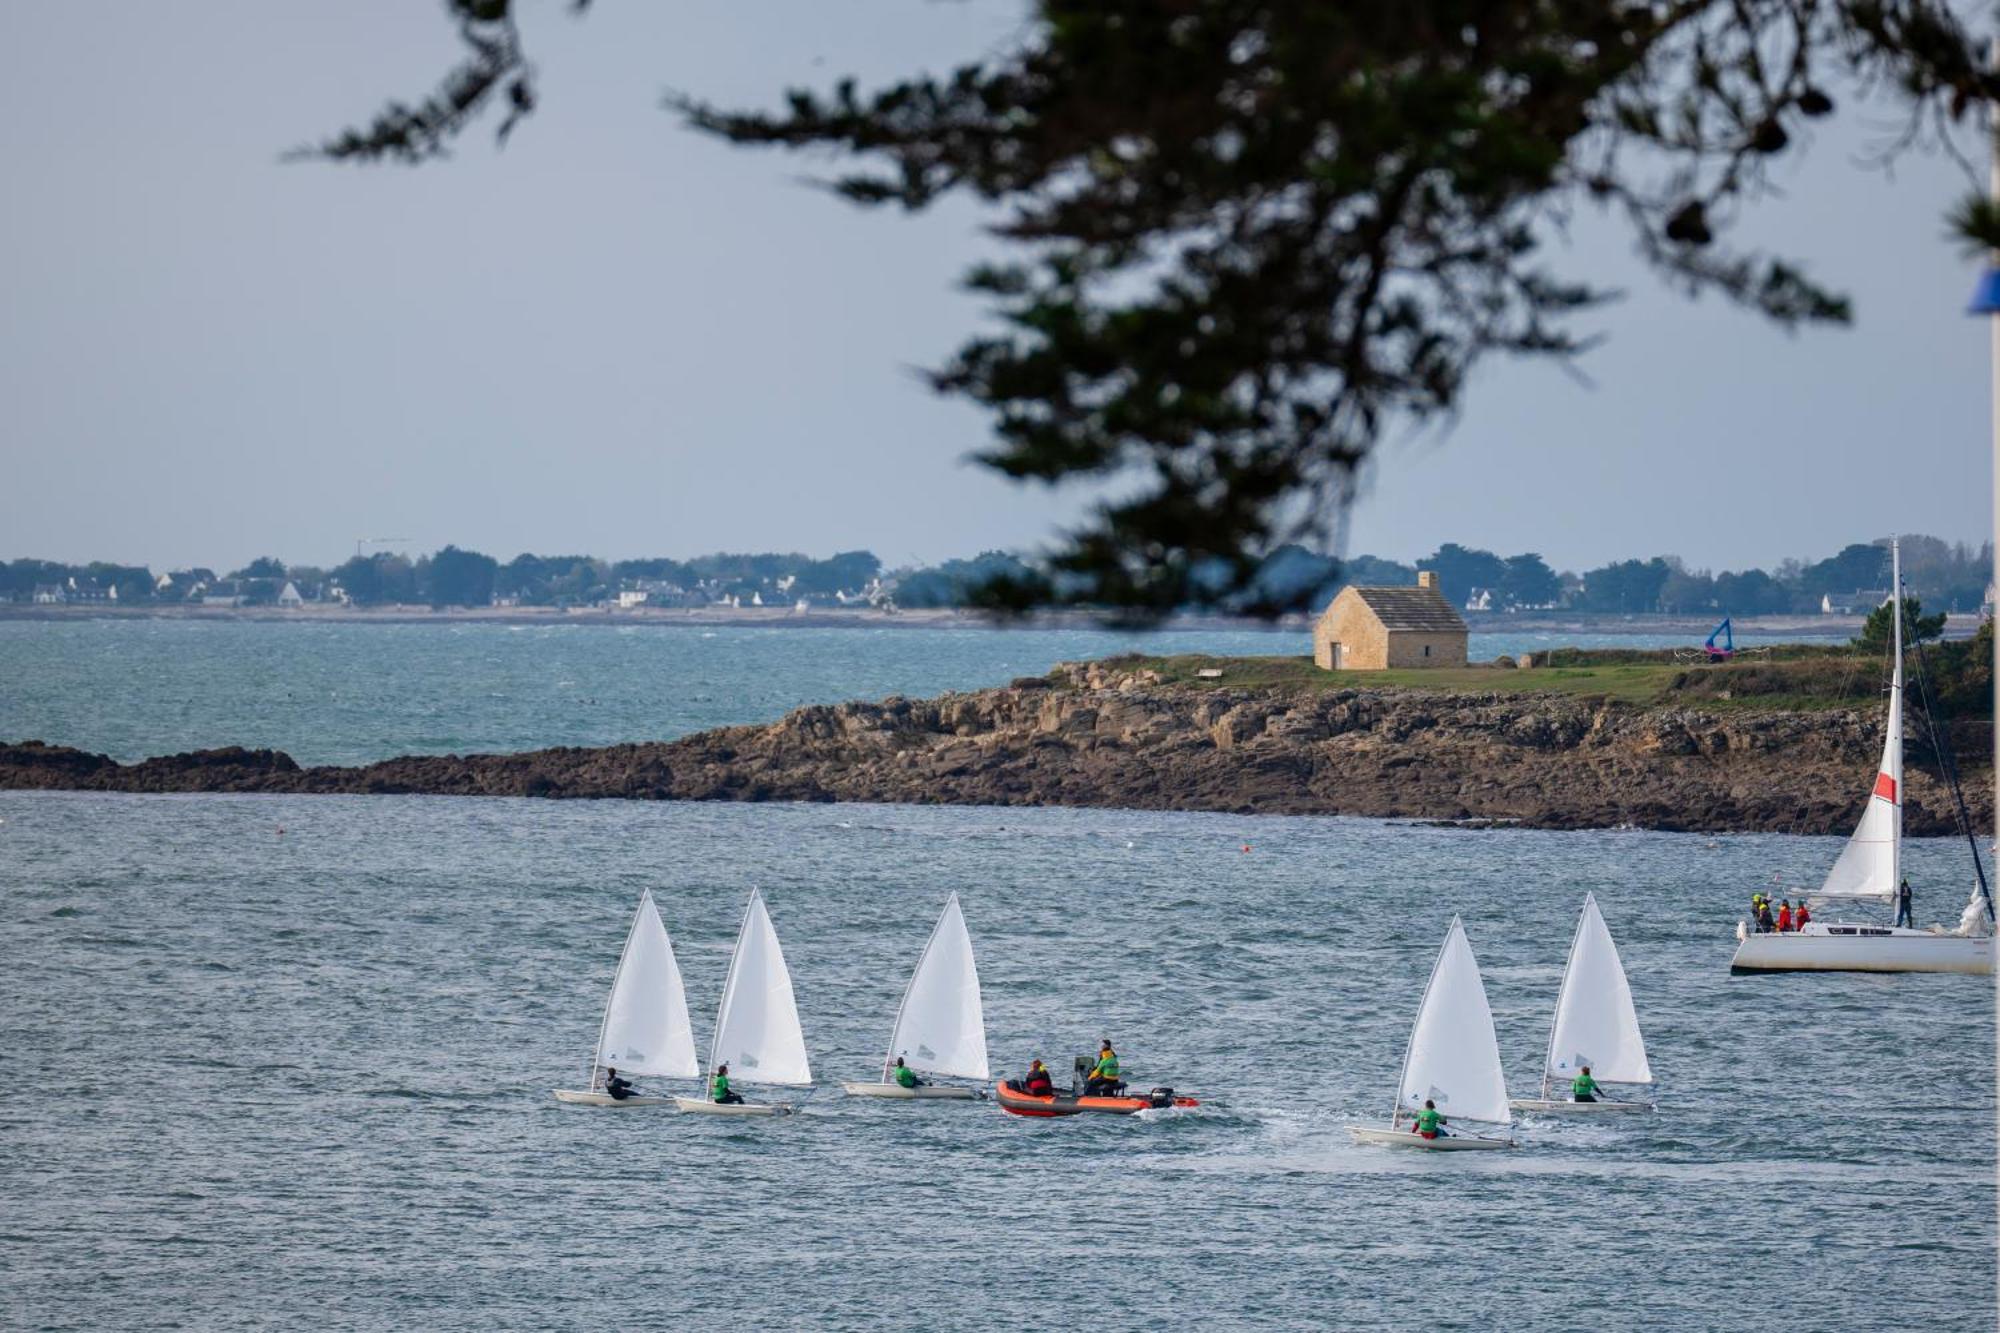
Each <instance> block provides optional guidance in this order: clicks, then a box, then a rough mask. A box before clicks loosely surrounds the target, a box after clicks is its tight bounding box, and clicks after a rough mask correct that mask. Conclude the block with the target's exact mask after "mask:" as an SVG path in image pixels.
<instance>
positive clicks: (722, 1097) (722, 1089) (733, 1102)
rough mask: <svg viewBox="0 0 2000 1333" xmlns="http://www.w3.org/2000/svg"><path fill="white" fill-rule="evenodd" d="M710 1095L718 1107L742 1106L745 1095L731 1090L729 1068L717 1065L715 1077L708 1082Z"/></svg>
mask: <svg viewBox="0 0 2000 1333" xmlns="http://www.w3.org/2000/svg"><path fill="white" fill-rule="evenodd" d="M708 1095H709V1097H710V1098H711V1099H712V1100H713V1101H714V1102H715V1104H716V1105H717V1106H741V1105H742V1104H743V1094H742V1093H740V1092H731V1091H730V1090H729V1066H728V1065H717V1066H716V1067H715V1077H714V1078H712V1079H710V1080H709V1081H708Z"/></svg>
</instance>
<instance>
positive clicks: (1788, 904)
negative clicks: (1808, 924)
mask: <svg viewBox="0 0 2000 1333" xmlns="http://www.w3.org/2000/svg"><path fill="white" fill-rule="evenodd" d="M1791 928H1792V900H1791V899H1790V898H1786V899H1784V900H1782V901H1781V902H1779V904H1778V933H1779V934H1780V935H1783V934H1785V933H1787V932H1788V931H1790V930H1791Z"/></svg>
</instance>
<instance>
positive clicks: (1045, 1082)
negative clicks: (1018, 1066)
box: [1021, 1069, 1056, 1097]
mask: <svg viewBox="0 0 2000 1333" xmlns="http://www.w3.org/2000/svg"><path fill="white" fill-rule="evenodd" d="M1055 1090H1056V1084H1055V1080H1054V1079H1052V1078H1050V1077H1049V1071H1048V1070H1046V1069H1031V1070H1029V1071H1028V1076H1027V1077H1026V1078H1024V1079H1022V1080H1021V1091H1023V1092H1025V1093H1027V1094H1028V1095H1030V1096H1032V1097H1046V1096H1048V1095H1049V1094H1050V1093H1052V1092H1054V1091H1055Z"/></svg>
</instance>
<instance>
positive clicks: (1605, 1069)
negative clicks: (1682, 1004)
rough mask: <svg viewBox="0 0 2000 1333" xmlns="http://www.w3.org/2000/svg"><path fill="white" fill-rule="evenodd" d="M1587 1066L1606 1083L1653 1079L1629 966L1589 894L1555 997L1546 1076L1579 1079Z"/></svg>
mask: <svg viewBox="0 0 2000 1333" xmlns="http://www.w3.org/2000/svg"><path fill="white" fill-rule="evenodd" d="M1586 1066H1587V1067H1588V1068H1589V1069H1590V1073H1591V1076H1592V1077H1593V1078H1596V1079H1598V1080H1599V1081H1601V1082H1605V1083H1651V1082H1652V1081H1653V1068H1652V1066H1651V1065H1650V1064H1649V1063H1647V1060H1646V1042H1645V1039H1644V1038H1643V1037H1641V1036H1640V1035H1639V1014H1638V1011H1637V1010H1636V1009H1635V1008H1633V1006H1632V987H1631V985H1630V983H1628V982H1627V981H1626V979H1625V966H1624V964H1623V962H1621V961H1620V959H1619V957H1618V946H1617V945H1616V944H1614V943H1612V941H1611V931H1610V929H1609V928H1607V927H1606V926H1605V924H1604V914H1603V913H1602V912H1600V911H1598V910H1597V898H1596V896H1595V895H1593V894H1588V893H1586V894H1585V895H1584V896H1583V914H1582V915H1581V916H1580V917H1578V918H1577V923H1576V938H1575V939H1574V940H1572V941H1571V942H1570V946H1569V966H1567V967H1566V968H1564V969H1563V979H1562V993H1561V994H1559V995H1558V996H1557V997H1556V1017H1555V1024H1554V1026H1553V1027H1551V1028H1550V1030H1549V1056H1548V1066H1547V1068H1548V1075H1547V1076H1548V1077H1549V1078H1564V1079H1568V1078H1574V1077H1575V1076H1576V1073H1577V1071H1578V1070H1580V1069H1583V1068H1585V1067H1586Z"/></svg>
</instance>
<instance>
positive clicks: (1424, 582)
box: [1313, 569, 1466, 671]
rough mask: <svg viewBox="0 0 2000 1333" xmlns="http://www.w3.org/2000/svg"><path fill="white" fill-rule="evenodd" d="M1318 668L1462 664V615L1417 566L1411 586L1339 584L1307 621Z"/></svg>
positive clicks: (1428, 573)
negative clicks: (1337, 590) (1322, 607)
mask: <svg viewBox="0 0 2000 1333" xmlns="http://www.w3.org/2000/svg"><path fill="white" fill-rule="evenodd" d="M1313 661H1314V663H1315V664H1317V665H1318V666H1319V668H1320V669H1321V670H1322V671H1382V670H1386V669H1388V668H1390V667H1444V666H1464V665H1465V662H1466V626H1465V620H1464V618H1463V617H1461V616H1460V615H1459V614H1458V612H1457V611H1455V610H1453V609H1452V605H1451V603H1450V602H1447V601H1446V600H1445V599H1444V594H1443V593H1441V592H1439V591H1438V586H1437V574H1436V573H1435V572H1434V571H1432V570H1428V569H1426V570H1423V571H1421V572H1419V573H1418V575H1417V586H1416V587H1414V588H1353V587H1349V588H1342V589H1341V590H1340V594H1339V595H1338V596H1337V597H1335V598H1334V599H1333V602H1332V604H1331V605H1329V606H1328V607H1327V608H1326V610H1325V611H1323V612H1321V613H1320V617H1319V620H1318V621H1317V622H1316V623H1315V624H1314V625H1313Z"/></svg>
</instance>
